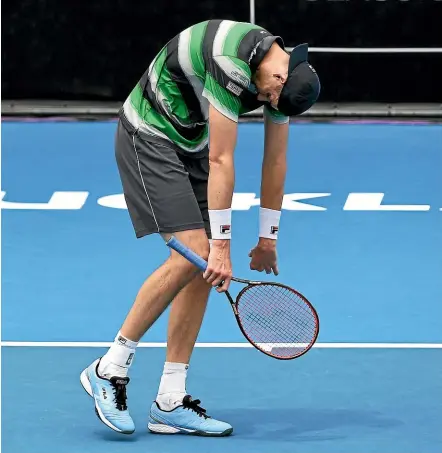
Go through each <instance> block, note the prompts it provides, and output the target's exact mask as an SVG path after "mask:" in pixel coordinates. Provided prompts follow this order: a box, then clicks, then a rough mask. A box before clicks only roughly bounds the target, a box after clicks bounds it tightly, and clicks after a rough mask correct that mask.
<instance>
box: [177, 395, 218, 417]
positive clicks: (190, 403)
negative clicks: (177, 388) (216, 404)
mask: <svg viewBox="0 0 442 453" xmlns="http://www.w3.org/2000/svg"><path fill="white" fill-rule="evenodd" d="M200 404H201V401H200V400H192V397H191V396H190V395H186V396H185V397H184V398H183V407H184V409H188V410H191V411H193V412H196V413H197V414H198V416H199V417H204V418H211V417H209V416H208V415H207V414H206V409H203V408H202V407H201V406H200Z"/></svg>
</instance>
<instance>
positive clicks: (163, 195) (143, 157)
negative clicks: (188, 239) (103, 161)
mask: <svg viewBox="0 0 442 453" xmlns="http://www.w3.org/2000/svg"><path fill="white" fill-rule="evenodd" d="M115 157H116V160H117V165H118V171H119V173H120V178H121V183H122V186H123V193H124V197H125V200H126V204H127V208H128V211H129V215H130V218H131V220H132V224H133V226H134V229H135V234H136V236H137V238H141V237H143V236H145V235H147V234H152V233H173V232H175V231H184V230H193V229H198V228H205V230H206V232H207V235H208V237H209V238H210V237H211V236H210V221H209V213H208V210H207V181H208V176H209V160H208V151H207V150H205V151H202V152H200V153H198V154H197V155H195V156H193V155H192V156H187V155H183V154H182V153H180V151H179V150H178V149H177V148H176V147H175V146H174V145H173V144H171V143H170V142H168V141H166V140H163V139H161V138H158V137H151V136H150V135H146V134H144V133H142V132H139V131H136V130H135V129H134V128H133V127H132V126H131V125H130V123H128V122H127V120H125V118H122V119H120V121H119V122H118V128H117V133H116V137H115Z"/></svg>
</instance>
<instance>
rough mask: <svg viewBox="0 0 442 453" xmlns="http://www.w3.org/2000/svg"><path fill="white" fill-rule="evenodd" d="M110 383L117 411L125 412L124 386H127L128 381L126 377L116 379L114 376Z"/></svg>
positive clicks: (125, 394) (125, 397)
mask: <svg viewBox="0 0 442 453" xmlns="http://www.w3.org/2000/svg"><path fill="white" fill-rule="evenodd" d="M109 380H110V382H111V384H112V387H113V390H114V395H115V398H114V400H115V404H116V406H117V409H118V410H120V411H125V410H127V404H126V401H127V393H126V386H127V384H129V381H130V379H129V378H128V377H118V376H114V377H111V378H110V379H109Z"/></svg>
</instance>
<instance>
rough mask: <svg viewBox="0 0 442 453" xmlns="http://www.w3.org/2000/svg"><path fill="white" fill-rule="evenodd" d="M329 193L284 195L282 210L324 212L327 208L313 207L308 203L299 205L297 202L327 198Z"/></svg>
mask: <svg viewBox="0 0 442 453" xmlns="http://www.w3.org/2000/svg"><path fill="white" fill-rule="evenodd" d="M330 195H331V194H329V193H289V194H287V195H284V200H283V202H282V209H288V210H289V211H326V209H327V208H323V207H321V206H315V205H312V204H308V203H299V202H298V200H309V199H310V198H318V197H328V196H330Z"/></svg>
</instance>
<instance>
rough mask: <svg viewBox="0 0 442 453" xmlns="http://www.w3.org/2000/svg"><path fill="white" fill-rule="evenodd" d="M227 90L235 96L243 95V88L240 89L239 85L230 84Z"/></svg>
mask: <svg viewBox="0 0 442 453" xmlns="http://www.w3.org/2000/svg"><path fill="white" fill-rule="evenodd" d="M226 88H227V89H228V90H229V91H230V92H232V93H233V94H236V95H237V96H239V95H240V94H241V93H242V88H240V87H239V86H238V85H235V84H234V83H233V82H229V83H228V84H227V86H226Z"/></svg>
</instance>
